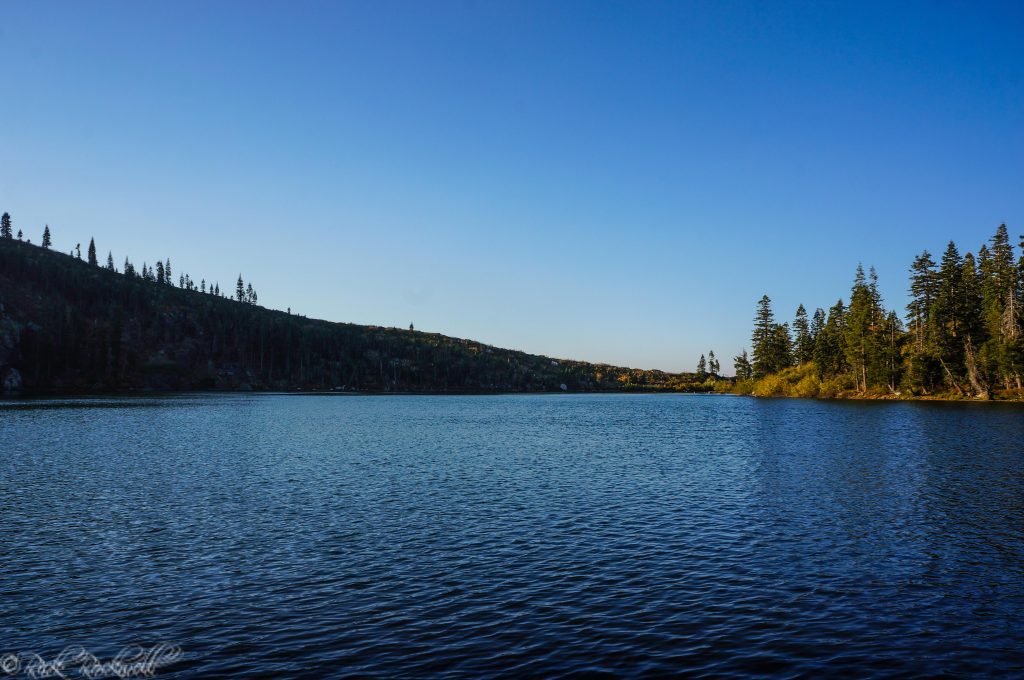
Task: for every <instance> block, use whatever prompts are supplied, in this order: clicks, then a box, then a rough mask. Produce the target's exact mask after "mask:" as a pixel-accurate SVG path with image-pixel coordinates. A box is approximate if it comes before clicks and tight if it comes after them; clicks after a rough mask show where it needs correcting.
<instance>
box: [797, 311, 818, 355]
mask: <svg viewBox="0 0 1024 680" xmlns="http://www.w3.org/2000/svg"><path fill="white" fill-rule="evenodd" d="M793 332H794V333H795V334H796V338H795V344H796V352H795V355H796V356H795V358H796V363H797V364H799V365H801V366H802V365H803V364H806V363H808V362H810V361H813V360H814V337H813V336H812V335H811V325H810V322H809V321H808V320H807V310H806V309H805V308H804V306H803V305H800V306H799V307H797V308H796V318H795V319H794V320H793Z"/></svg>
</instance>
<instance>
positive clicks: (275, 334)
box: [0, 239, 683, 393]
mask: <svg viewBox="0 0 1024 680" xmlns="http://www.w3.org/2000/svg"><path fill="white" fill-rule="evenodd" d="M682 378H683V376H676V375H672V374H668V373H664V372H661V371H642V370H637V369H627V368H620V367H615V366H607V365H601V364H590V363H586V362H580V361H565V360H555V359H551V358H550V357H544V356H538V355H533V354H527V353H525V352H517V351H514V350H507V349H500V348H496V347H491V346H488V345H484V344H481V343H478V342H474V341H472V340H462V339H459V338H451V337H447V336H444V335H440V334H435V333H422V332H416V331H406V330H401V329H393V328H380V327H375V326H359V325H355V324H347V323H334V322H329V321H322V320H317V319H307V318H305V317H302V316H297V315H293V314H289V313H286V312H281V311H276V310H271V309H266V308H263V307H259V306H256V305H251V304H245V303H241V302H237V301H234V300H230V299H226V298H221V297H217V296H214V295H212V294H209V293H202V292H199V291H190V290H185V289H181V288H178V287H175V286H173V285H164V284H158V283H156V282H153V281H147V280H143V279H141V278H139V277H137V276H126V275H124V274H120V273H117V272H114V271H109V270H107V269H105V268H102V267H97V266H94V265H90V264H88V263H86V262H84V261H82V260H79V259H77V258H74V257H71V256H69V255H65V254H63V253H58V252H55V251H52V250H46V249H43V248H41V247H39V246H35V245H32V244H29V243H24V242H21V241H17V240H13V239H0V382H3V383H4V385H6V388H7V389H8V390H18V389H23V390H24V391H27V392H101V391H121V390H139V389H146V390H195V389H219V390H248V389H256V390H332V391H336V390H345V391H353V390H354V391H376V392H390V391H399V392H440V393H445V392H451V393H459V392H473V393H475V392H543V391H552V392H557V391H563V390H566V391H622V390H634V389H643V390H652V389H654V390H657V389H670V383H673V382H676V383H678V381H679V380H680V379H682ZM677 387H678V385H677Z"/></svg>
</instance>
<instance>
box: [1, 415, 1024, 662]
mask: <svg viewBox="0 0 1024 680" xmlns="http://www.w3.org/2000/svg"><path fill="white" fill-rule="evenodd" d="M157 642H167V643H171V644H177V645H179V646H180V647H181V648H182V649H183V650H184V652H185V656H184V657H183V659H182V660H181V661H179V662H178V663H177V664H175V665H173V666H170V667H168V668H166V669H161V670H160V671H159V672H158V677H203V678H213V677H246V676H257V675H259V676H267V675H271V676H276V677H281V678H286V677H311V678H315V677H336V676H341V675H353V676H355V675H358V676H367V675H377V676H385V677H392V676H395V675H406V676H433V675H438V674H446V675H458V676H463V677H480V676H488V675H495V674H502V675H508V676H526V675H539V676H558V675H568V674H573V673H577V674H580V673H595V672H598V673H599V672H604V673H607V674H614V675H641V674H664V673H689V674H694V675H697V674H707V675H710V676H720V675H726V674H737V675H742V674H750V673H757V674H769V675H781V676H812V677H813V676H819V675H821V674H825V673H828V674H846V675H851V676H856V677H863V676H870V675H880V676H884V675H890V674H903V673H912V674H941V673H950V674H956V675H979V674H990V675H1017V676H1021V675H1024V410H1022V409H1020V408H1015V407H1012V406H1000V405H956V404H919V403H914V404H900V403H895V404H894V403H829V402H814V401H790V400H780V401H766V400H752V399H745V398H732V397H713V396H668V395H665V396H658V395H586V396H575V395H557V396H497V397H411V396H404V397H342V396H308V395H307V396H286V395H280V396H274V395H261V396H246V395H212V396H198V397H197V396H186V397H175V398H125V399H88V400H59V401H28V402H2V403H0V652H20V653H22V654H25V653H37V654H40V655H42V656H54V655H56V654H57V653H59V652H60V651H61V650H62V649H64V648H66V647H67V646H68V645H72V644H77V645H82V646H83V647H85V648H86V649H87V650H89V651H90V652H92V653H94V654H96V655H97V656H99V657H104V656H113V655H114V654H116V653H117V652H118V650H120V649H121V648H123V647H125V646H126V645H128V644H129V643H140V644H146V645H150V644H155V643H157Z"/></svg>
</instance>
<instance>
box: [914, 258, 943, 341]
mask: <svg viewBox="0 0 1024 680" xmlns="http://www.w3.org/2000/svg"><path fill="white" fill-rule="evenodd" d="M938 282H939V281H938V276H937V274H936V272H935V261H934V260H932V256H931V254H930V253H929V252H928V251H927V250H926V251H924V252H922V253H921V254H920V255H918V256H917V257H916V258H914V264H913V265H911V267H910V297H911V300H910V304H908V305H907V320H908V321H909V323H910V327H911V329H912V330H913V332H914V345H915V348H916V349H917V351H919V352H923V351H924V343H925V336H926V332H925V327H926V326H927V324H928V315H929V314H930V313H931V309H932V304H933V303H934V302H935V298H936V297H938Z"/></svg>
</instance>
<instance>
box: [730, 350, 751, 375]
mask: <svg viewBox="0 0 1024 680" xmlns="http://www.w3.org/2000/svg"><path fill="white" fill-rule="evenodd" d="M732 367H733V368H734V369H735V370H736V379H737V380H750V379H751V378H753V377H754V367H753V366H751V364H750V357H748V356H747V350H745V349H744V350H743V351H742V352H741V353H740V354H739V355H738V356H735V357H733V358H732Z"/></svg>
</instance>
